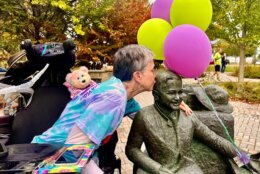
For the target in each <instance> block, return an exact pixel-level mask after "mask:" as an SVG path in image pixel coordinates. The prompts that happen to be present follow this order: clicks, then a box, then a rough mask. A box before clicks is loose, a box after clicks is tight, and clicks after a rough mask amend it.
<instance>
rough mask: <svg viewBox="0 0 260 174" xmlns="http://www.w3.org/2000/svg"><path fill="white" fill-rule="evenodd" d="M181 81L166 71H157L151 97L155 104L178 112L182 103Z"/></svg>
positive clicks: (178, 77)
mask: <svg viewBox="0 0 260 174" xmlns="http://www.w3.org/2000/svg"><path fill="white" fill-rule="evenodd" d="M182 92H183V91H182V79H181V77H180V76H178V75H176V74H174V73H173V72H171V71H168V70H159V71H158V72H157V75H156V84H155V86H154V89H153V96H154V100H155V102H156V103H158V104H160V105H163V106H165V107H167V108H168V109H170V110H179V105H180V103H181V101H182V97H183V95H182Z"/></svg>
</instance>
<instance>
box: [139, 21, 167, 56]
mask: <svg viewBox="0 0 260 174" xmlns="http://www.w3.org/2000/svg"><path fill="white" fill-rule="evenodd" d="M171 30H172V26H171V25H170V24H169V23H168V22H167V21H165V20H163V19H159V18H152V19H149V20H147V21H145V22H144V23H143V24H142V25H141V27H140V28H139V30H138V32H137V42H138V44H139V45H144V46H146V47H147V48H149V49H150V50H152V51H153V53H154V54H155V57H154V59H156V60H164V55H163V44H164V40H165V38H166V37H167V35H168V33H169V32H170V31H171Z"/></svg>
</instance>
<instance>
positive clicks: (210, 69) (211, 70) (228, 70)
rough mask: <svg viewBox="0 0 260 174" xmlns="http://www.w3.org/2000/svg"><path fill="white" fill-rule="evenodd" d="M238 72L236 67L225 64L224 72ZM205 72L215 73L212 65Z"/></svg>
mask: <svg viewBox="0 0 260 174" xmlns="http://www.w3.org/2000/svg"><path fill="white" fill-rule="evenodd" d="M237 70H238V65H230V64H227V65H226V70H225V72H235V71H237ZM206 71H209V72H214V71H215V68H214V65H210V66H209V67H208V68H207V70H206Z"/></svg>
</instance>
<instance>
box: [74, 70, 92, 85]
mask: <svg viewBox="0 0 260 174" xmlns="http://www.w3.org/2000/svg"><path fill="white" fill-rule="evenodd" d="M90 82H91V78H90V76H89V74H88V73H87V72H83V71H76V72H73V74H72V76H71V78H70V83H71V85H72V86H74V87H76V88H78V89H84V88H86V87H87V86H88V85H89V84H90Z"/></svg>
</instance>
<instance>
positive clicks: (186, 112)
mask: <svg viewBox="0 0 260 174" xmlns="http://www.w3.org/2000/svg"><path fill="white" fill-rule="evenodd" d="M180 109H181V110H183V111H184V112H185V114H186V116H189V115H191V114H192V110H191V108H190V107H189V106H188V105H186V104H185V103H184V101H182V102H181V104H180Z"/></svg>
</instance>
